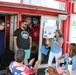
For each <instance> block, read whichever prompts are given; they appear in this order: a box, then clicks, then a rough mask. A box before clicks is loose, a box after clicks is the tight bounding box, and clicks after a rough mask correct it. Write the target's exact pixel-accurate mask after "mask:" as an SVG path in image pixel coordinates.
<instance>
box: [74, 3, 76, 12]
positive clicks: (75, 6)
mask: <svg viewBox="0 0 76 75" xmlns="http://www.w3.org/2000/svg"><path fill="white" fill-rule="evenodd" d="M74 12H76V2H74Z"/></svg>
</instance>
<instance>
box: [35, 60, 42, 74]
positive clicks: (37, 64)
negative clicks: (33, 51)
mask: <svg viewBox="0 0 76 75" xmlns="http://www.w3.org/2000/svg"><path fill="white" fill-rule="evenodd" d="M40 63H41V61H40V60H37V61H36V63H35V65H34V70H35V75H37V72H38V66H39V64H40Z"/></svg>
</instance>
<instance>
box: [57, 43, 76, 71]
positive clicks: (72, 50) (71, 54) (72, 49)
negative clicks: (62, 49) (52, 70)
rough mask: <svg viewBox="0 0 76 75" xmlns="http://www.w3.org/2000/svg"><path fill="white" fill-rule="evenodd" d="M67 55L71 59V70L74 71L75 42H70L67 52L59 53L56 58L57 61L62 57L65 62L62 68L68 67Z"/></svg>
mask: <svg viewBox="0 0 76 75" xmlns="http://www.w3.org/2000/svg"><path fill="white" fill-rule="evenodd" d="M68 57H69V58H71V60H72V70H73V71H76V44H74V43H72V44H70V45H69V52H68V54H64V55H61V56H60V57H59V58H57V61H59V60H60V59H62V58H64V62H66V63H64V68H63V69H64V70H67V69H68Z"/></svg>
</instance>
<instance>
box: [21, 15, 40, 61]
mask: <svg viewBox="0 0 76 75" xmlns="http://www.w3.org/2000/svg"><path fill="white" fill-rule="evenodd" d="M22 19H24V20H27V24H28V29H29V30H30V34H31V37H32V48H31V58H30V59H32V58H35V60H37V59H38V52H39V51H38V50H39V37H40V19H41V16H38V15H22Z"/></svg>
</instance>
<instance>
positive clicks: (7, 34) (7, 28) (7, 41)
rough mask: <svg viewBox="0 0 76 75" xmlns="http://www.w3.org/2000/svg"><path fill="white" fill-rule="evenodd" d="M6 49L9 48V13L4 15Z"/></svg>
mask: <svg viewBox="0 0 76 75" xmlns="http://www.w3.org/2000/svg"><path fill="white" fill-rule="evenodd" d="M5 17H6V49H9V36H10V15H6V16H5Z"/></svg>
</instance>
